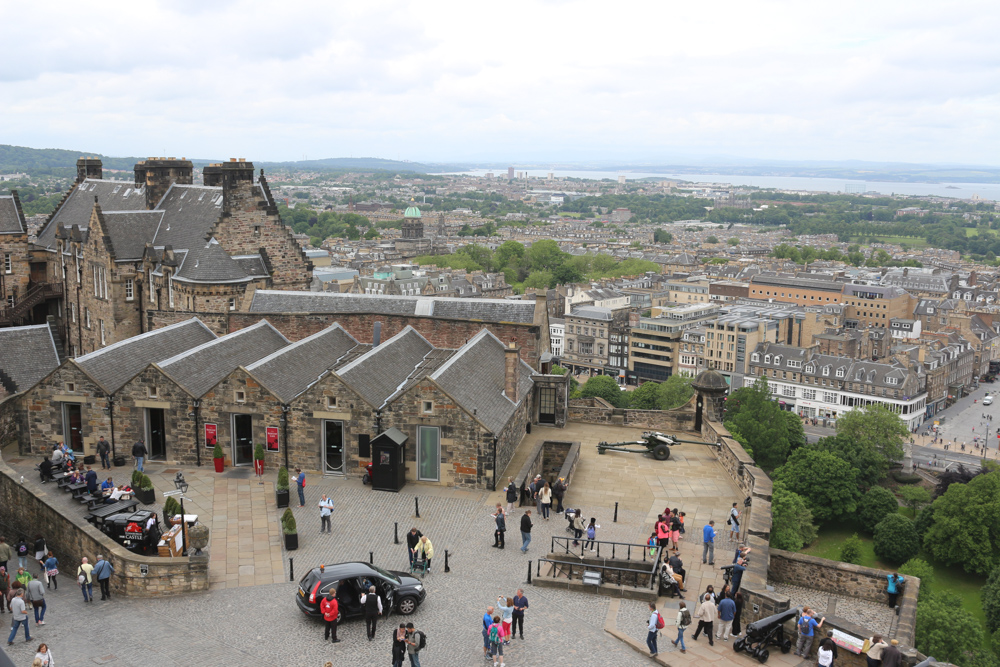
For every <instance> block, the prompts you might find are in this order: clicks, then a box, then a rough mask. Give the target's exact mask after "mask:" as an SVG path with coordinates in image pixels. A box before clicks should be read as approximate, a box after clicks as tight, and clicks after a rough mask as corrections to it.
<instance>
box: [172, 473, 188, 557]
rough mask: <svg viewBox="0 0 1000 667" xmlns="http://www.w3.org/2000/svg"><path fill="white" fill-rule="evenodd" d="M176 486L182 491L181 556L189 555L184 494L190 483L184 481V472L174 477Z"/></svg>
mask: <svg viewBox="0 0 1000 667" xmlns="http://www.w3.org/2000/svg"><path fill="white" fill-rule="evenodd" d="M174 486H175V487H177V490H178V491H180V492H181V556H184V555H187V525H186V524H187V519H186V518H185V517H186V514H185V513H184V494H185V493H187V490H188V483H187V482H185V481H184V473H182V472H178V473H177V476H176V477H174Z"/></svg>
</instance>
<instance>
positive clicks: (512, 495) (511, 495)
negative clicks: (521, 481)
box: [506, 477, 518, 514]
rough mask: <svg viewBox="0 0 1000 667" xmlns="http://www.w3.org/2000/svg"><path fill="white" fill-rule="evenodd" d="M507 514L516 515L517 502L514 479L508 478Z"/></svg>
mask: <svg viewBox="0 0 1000 667" xmlns="http://www.w3.org/2000/svg"><path fill="white" fill-rule="evenodd" d="M507 482H508V483H507V496H506V497H507V514H513V513H514V503H516V502H517V496H518V493H517V486H516V485H515V484H514V478H513V477H508V478H507Z"/></svg>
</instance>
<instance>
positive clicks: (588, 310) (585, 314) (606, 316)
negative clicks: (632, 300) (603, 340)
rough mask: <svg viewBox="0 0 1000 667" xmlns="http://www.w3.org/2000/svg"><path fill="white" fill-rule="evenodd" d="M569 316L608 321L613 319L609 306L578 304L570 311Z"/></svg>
mask: <svg viewBox="0 0 1000 667" xmlns="http://www.w3.org/2000/svg"><path fill="white" fill-rule="evenodd" d="M569 317H580V318H583V319H587V320H600V321H603V322H610V321H611V320H613V319H614V313H613V312H612V311H611V309H610V308H604V307H603V306H579V307H577V308H574V309H573V310H572V312H570V314H569Z"/></svg>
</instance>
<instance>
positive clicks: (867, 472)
mask: <svg viewBox="0 0 1000 667" xmlns="http://www.w3.org/2000/svg"><path fill="white" fill-rule="evenodd" d="M808 446H809V447H812V448H814V449H820V450H823V451H827V452H830V453H831V454H833V455H835V456H837V457H838V458H841V459H843V460H844V461H847V462H848V463H849V464H851V467H852V468H854V470H855V471H856V472H857V474H858V484H860V485H861V488H862V489H868V488H871V487H873V486H875V485H876V484H878V483H879V482H881V481H882V480H883V479H885V478H886V476H887V475H888V474H889V460H888V459H886V458H885V456H883V455H882V453H881V452H880V451H879V450H877V449H876V448H875V446H874V445H873V444H872V443H870V442H868V441H866V440H855V439H854V438H853V437H851V436H849V435H846V434H842V433H838V434H837V435H831V436H827V437H825V438H820V439H819V440H818V441H817V442H815V443H812V444H810V445H808ZM872 525H874V524H872Z"/></svg>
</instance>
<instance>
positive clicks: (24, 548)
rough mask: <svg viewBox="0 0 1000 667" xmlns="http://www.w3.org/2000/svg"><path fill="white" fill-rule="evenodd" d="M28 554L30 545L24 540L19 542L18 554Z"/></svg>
mask: <svg viewBox="0 0 1000 667" xmlns="http://www.w3.org/2000/svg"><path fill="white" fill-rule="evenodd" d="M27 554H28V545H27V544H25V543H24V542H21V543H20V544H18V545H17V555H18V556H26V555H27Z"/></svg>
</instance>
